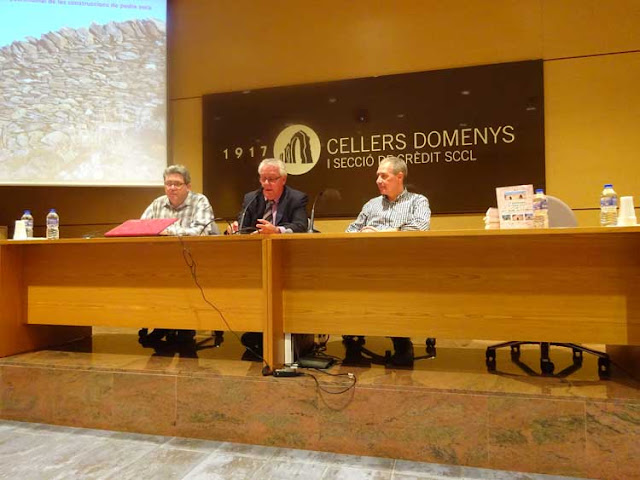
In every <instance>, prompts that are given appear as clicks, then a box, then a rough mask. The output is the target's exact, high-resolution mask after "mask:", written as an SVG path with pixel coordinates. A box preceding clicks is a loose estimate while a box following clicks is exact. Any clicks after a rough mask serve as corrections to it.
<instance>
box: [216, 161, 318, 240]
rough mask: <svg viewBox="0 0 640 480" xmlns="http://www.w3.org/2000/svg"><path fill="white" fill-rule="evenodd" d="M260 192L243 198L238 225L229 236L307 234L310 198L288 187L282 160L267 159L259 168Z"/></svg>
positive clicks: (229, 231) (229, 230)
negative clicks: (236, 233) (239, 233)
mask: <svg viewBox="0 0 640 480" xmlns="http://www.w3.org/2000/svg"><path fill="white" fill-rule="evenodd" d="M258 175H259V178H260V185H261V188H259V189H258V190H254V191H253V192H249V193H247V194H246V195H245V196H244V201H243V202H242V208H241V209H240V214H239V215H238V221H237V222H234V223H233V225H232V227H231V228H230V229H228V233H232V232H233V233H235V232H237V231H238V229H240V232H253V231H256V232H258V233H262V234H277V233H294V232H306V231H307V224H308V219H307V200H308V198H307V195H306V194H305V193H302V192H300V191H298V190H295V189H293V188H291V187H288V186H287V185H286V183H287V170H286V168H285V164H284V162H283V161H282V160H277V159H275V158H266V159H264V160H262V162H260V165H258Z"/></svg>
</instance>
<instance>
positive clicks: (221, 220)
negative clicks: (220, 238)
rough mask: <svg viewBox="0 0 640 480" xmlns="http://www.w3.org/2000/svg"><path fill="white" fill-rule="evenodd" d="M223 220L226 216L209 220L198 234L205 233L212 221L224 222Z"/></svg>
mask: <svg viewBox="0 0 640 480" xmlns="http://www.w3.org/2000/svg"><path fill="white" fill-rule="evenodd" d="M223 221H225V219H224V218H222V217H216V218H212V219H211V220H210V221H209V222H207V223H206V224H205V225H204V227H202V229H201V230H200V233H199V234H198V236H201V235H204V232H205V230H206V229H207V227H208V226H209V225H211V224H212V223H214V222H223Z"/></svg>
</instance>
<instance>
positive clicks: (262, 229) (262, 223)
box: [256, 218, 280, 234]
mask: <svg viewBox="0 0 640 480" xmlns="http://www.w3.org/2000/svg"><path fill="white" fill-rule="evenodd" d="M256 228H257V229H258V232H259V233H266V234H271V233H280V229H279V228H278V227H276V226H275V225H274V224H273V223H271V222H269V221H267V220H263V219H262V218H259V219H258V223H257V224H256Z"/></svg>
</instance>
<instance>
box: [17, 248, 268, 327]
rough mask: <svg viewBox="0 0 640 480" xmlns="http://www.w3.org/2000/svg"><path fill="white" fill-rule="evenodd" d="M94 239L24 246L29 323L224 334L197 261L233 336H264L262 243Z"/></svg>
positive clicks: (209, 290)
mask: <svg viewBox="0 0 640 480" xmlns="http://www.w3.org/2000/svg"><path fill="white" fill-rule="evenodd" d="M183 242H184V243H183V244H181V243H180V242H179V241H178V240H177V239H175V238H172V239H155V240H154V239H147V240H142V241H141V240H140V239H137V240H136V241H132V240H119V241H108V240H106V241H104V240H91V241H80V242H71V241H69V242H66V243H61V244H53V243H46V244H41V245H37V244H36V245H28V246H26V247H25V256H24V265H25V268H24V275H25V283H26V285H27V289H28V290H27V292H28V298H27V309H28V316H27V321H28V323H31V324H58V325H108V326H116V327H165V328H191V329H215V330H227V329H228V328H227V326H226V325H225V324H224V322H223V321H222V319H221V317H220V315H219V313H218V312H216V311H215V310H214V309H213V308H212V307H211V306H210V305H208V304H207V303H205V301H204V300H203V298H202V296H201V293H200V290H199V289H198V288H197V287H196V286H195V284H194V281H193V279H192V277H191V274H190V272H189V268H188V267H187V264H186V263H185V255H183V253H184V252H183V245H184V246H186V247H188V249H189V250H190V252H191V257H190V258H188V260H189V262H192V261H194V260H195V262H196V272H197V278H198V281H199V283H200V285H201V286H202V287H203V289H204V292H205V294H206V296H207V298H208V300H209V301H210V302H211V303H213V304H214V305H215V306H216V307H217V308H218V309H219V310H220V311H221V312H222V314H223V315H224V317H225V318H226V319H227V321H228V322H229V323H230V325H231V328H232V329H234V330H240V331H242V330H252V331H261V330H263V328H264V327H263V311H264V299H263V296H264V292H263V281H262V252H261V248H262V245H261V242H260V240H259V239H247V240H245V239H228V238H201V239H200V238H198V239H193V238H190V239H183Z"/></svg>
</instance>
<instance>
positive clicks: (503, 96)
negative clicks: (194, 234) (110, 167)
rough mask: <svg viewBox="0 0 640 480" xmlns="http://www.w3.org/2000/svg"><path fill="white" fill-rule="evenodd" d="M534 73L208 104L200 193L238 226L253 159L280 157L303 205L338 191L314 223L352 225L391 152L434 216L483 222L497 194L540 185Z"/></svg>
mask: <svg viewBox="0 0 640 480" xmlns="http://www.w3.org/2000/svg"><path fill="white" fill-rule="evenodd" d="M543 73H544V72H543V63H542V60H527V61H522V62H511V63H500V64H495V65H479V66H473V67H463V68H452V69H447V70H433V71H428V72H413V73H403V74H399V75H382V76H377V77H369V78H355V79H349V80H340V81H335V82H323V83H314V84H308V85H292V86H287V87H275V88H264V89H259V90H245V91H238V92H227V93H214V94H210V95H205V96H203V98H202V127H203V128H202V135H203V137H202V151H203V159H202V172H203V183H204V185H203V186H204V189H203V193H204V194H205V195H207V197H208V198H209V200H210V201H211V204H212V206H213V208H214V211H215V212H216V215H218V216H221V217H223V218H235V217H236V215H238V212H239V211H240V208H241V207H240V206H241V203H242V198H243V196H244V194H245V193H247V192H250V191H252V190H256V189H257V188H260V184H259V183H258V175H257V167H258V164H259V163H260V161H262V159H264V158H278V159H282V161H283V162H284V163H285V165H286V168H287V172H288V173H289V179H288V181H287V183H288V185H290V186H291V187H293V188H295V189H297V190H301V191H303V192H305V193H306V194H307V195H308V196H309V198H310V199H313V198H316V197H317V196H318V195H319V193H320V192H323V191H325V190H327V189H328V188H331V189H333V190H337V191H338V192H340V200H339V201H338V200H332V199H331V198H328V197H324V198H323V199H322V201H321V202H320V203H319V204H318V205H317V206H318V208H317V209H316V216H317V217H318V218H321V217H324V218H326V217H342V218H344V217H355V216H356V215H357V214H358V212H360V210H361V208H362V205H363V204H364V203H365V202H367V201H368V200H369V199H371V198H373V197H376V196H378V195H379V192H378V189H377V187H376V183H375V182H376V170H377V168H378V164H379V162H380V161H381V160H382V159H384V158H386V157H387V156H389V155H394V156H397V157H399V158H401V159H403V160H404V161H405V162H406V163H407V167H408V169H409V174H408V176H407V184H406V185H407V188H408V189H409V190H410V191H412V192H417V193H421V194H423V195H426V197H427V198H428V199H429V204H430V206H431V210H432V212H434V213H440V214H455V213H484V212H486V210H487V208H488V207H491V206H494V205H495V202H496V195H495V191H496V190H495V189H496V187H501V186H504V185H529V184H532V185H535V187H536V188H545V144H544V75H543Z"/></svg>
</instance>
